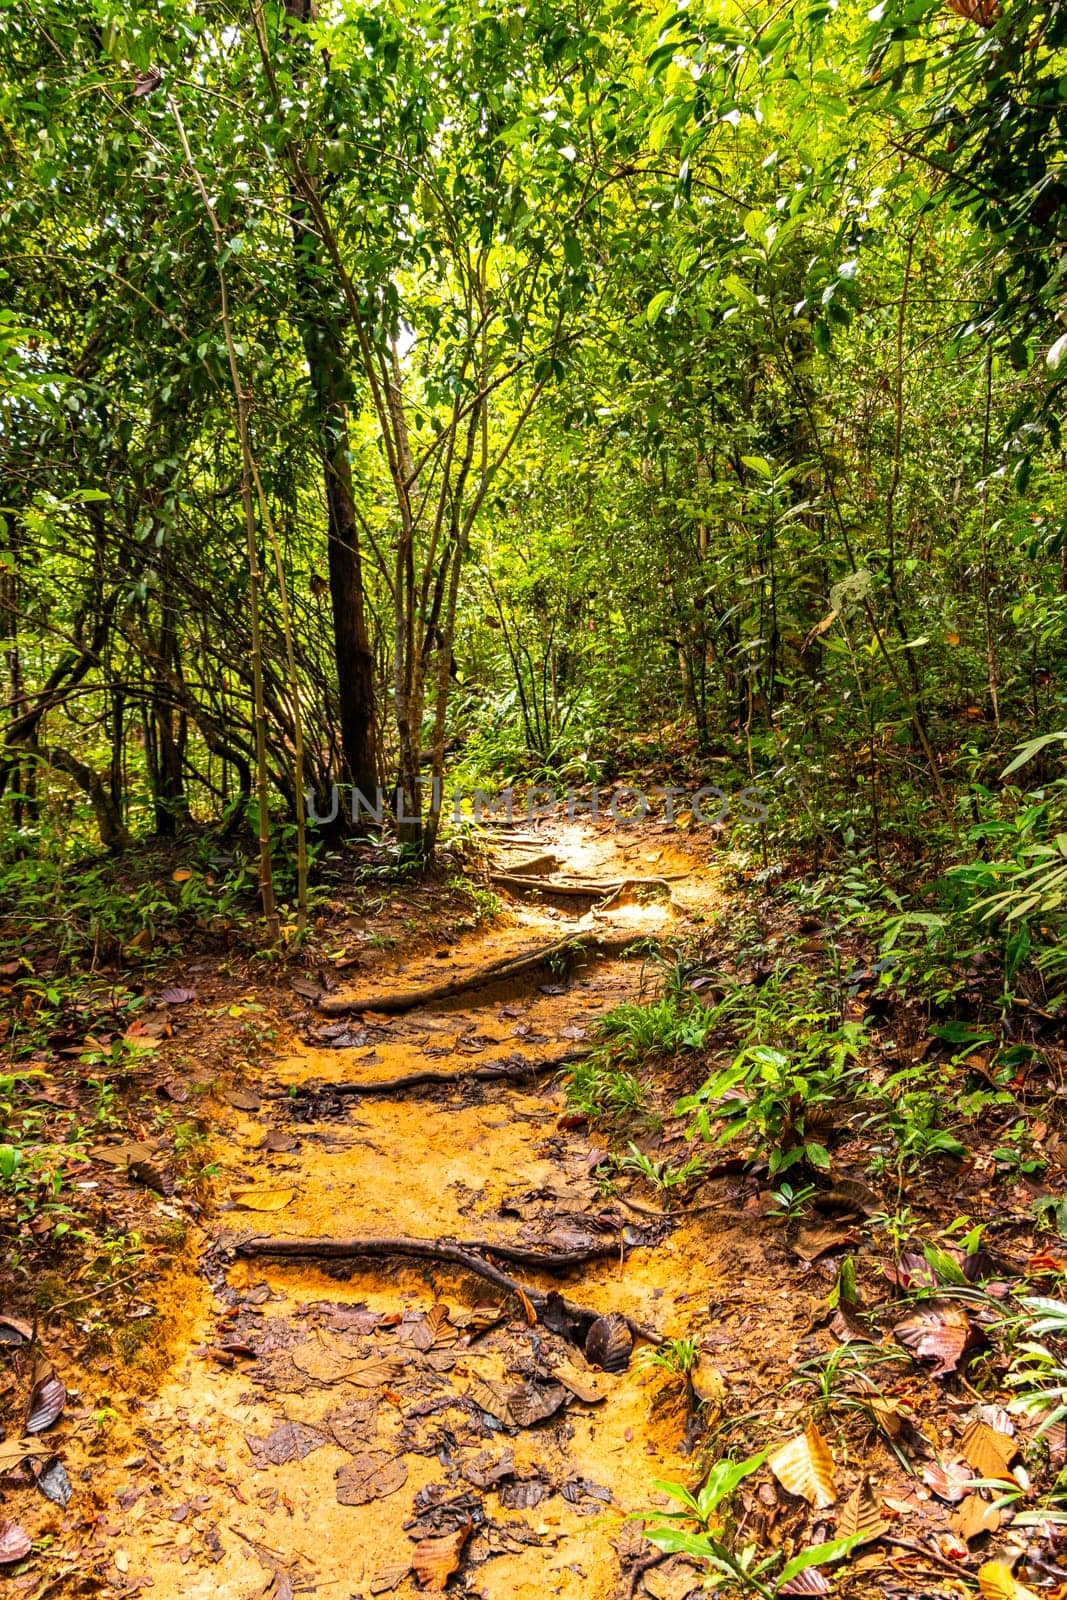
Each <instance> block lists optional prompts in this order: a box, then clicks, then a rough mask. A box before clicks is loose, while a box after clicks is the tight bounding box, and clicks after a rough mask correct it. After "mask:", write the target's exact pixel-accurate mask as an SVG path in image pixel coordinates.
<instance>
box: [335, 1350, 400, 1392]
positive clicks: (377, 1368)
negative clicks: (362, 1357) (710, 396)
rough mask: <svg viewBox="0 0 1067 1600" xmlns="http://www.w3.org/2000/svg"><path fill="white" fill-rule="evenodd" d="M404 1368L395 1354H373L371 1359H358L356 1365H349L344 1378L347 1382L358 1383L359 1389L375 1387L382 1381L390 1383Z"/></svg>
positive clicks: (378, 1386) (379, 1385)
mask: <svg viewBox="0 0 1067 1600" xmlns="http://www.w3.org/2000/svg"><path fill="white" fill-rule="evenodd" d="M403 1370H404V1363H403V1362H402V1361H398V1360H397V1359H396V1357H395V1356H375V1357H374V1359H373V1360H371V1361H360V1362H359V1363H358V1364H357V1365H356V1366H354V1367H349V1369H348V1371H347V1372H346V1373H345V1378H346V1379H347V1381H348V1382H349V1383H355V1384H358V1386H359V1387H360V1388H361V1389H377V1388H380V1387H381V1385H382V1384H383V1383H391V1382H392V1381H393V1379H394V1378H396V1377H398V1376H399V1374H400V1373H401V1372H403Z"/></svg>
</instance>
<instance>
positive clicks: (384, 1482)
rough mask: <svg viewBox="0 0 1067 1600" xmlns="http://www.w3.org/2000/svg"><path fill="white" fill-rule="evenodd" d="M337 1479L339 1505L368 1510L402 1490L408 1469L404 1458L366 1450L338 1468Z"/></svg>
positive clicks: (381, 1451) (379, 1451)
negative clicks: (366, 1507)
mask: <svg viewBox="0 0 1067 1600" xmlns="http://www.w3.org/2000/svg"><path fill="white" fill-rule="evenodd" d="M335 1477H336V1479H337V1503H338V1505H342V1506H365V1505H369V1504H370V1502H371V1501H372V1500H384V1499H385V1497H386V1495H390V1494H395V1493H396V1491H397V1490H398V1489H402V1488H403V1487H404V1485H405V1483H407V1481H408V1468H407V1462H406V1461H405V1460H404V1458H403V1456H390V1455H387V1454H386V1453H385V1451H383V1450H366V1451H363V1452H362V1454H360V1455H357V1456H353V1457H352V1460H351V1461H349V1462H346V1464H345V1465H344V1466H343V1467H338V1469H337V1471H336V1473H335Z"/></svg>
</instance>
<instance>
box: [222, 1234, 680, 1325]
mask: <svg viewBox="0 0 1067 1600" xmlns="http://www.w3.org/2000/svg"><path fill="white" fill-rule="evenodd" d="M516 1248H517V1247H516V1246H513V1245H501V1246H497V1245H494V1244H490V1243H488V1242H482V1241H479V1242H476V1243H474V1244H470V1243H468V1244H453V1243H452V1242H451V1241H450V1240H448V1239H407V1238H394V1239H362V1238H360V1239H316V1238H306V1239H304V1238H285V1237H275V1238H263V1237H262V1236H256V1237H253V1238H251V1239H241V1240H238V1241H237V1242H236V1243H235V1244H233V1246H232V1249H233V1252H234V1254H235V1255H236V1256H239V1257H241V1258H242V1259H243V1260H248V1259H252V1258H260V1257H264V1258H274V1259H295V1258H302V1259H307V1258H311V1259H313V1260H319V1261H359V1260H361V1259H381V1258H382V1257H388V1256H413V1257H416V1258H417V1259H421V1260H424V1261H448V1262H451V1263H452V1264H453V1265H455V1266H458V1267H462V1268H463V1270H464V1271H466V1272H470V1273H473V1275H474V1276H475V1277H478V1278H484V1279H485V1280H486V1281H487V1282H488V1283H492V1284H494V1285H495V1286H496V1287H497V1288H498V1289H504V1290H505V1291H506V1292H507V1293H508V1294H513V1295H515V1296H516V1298H517V1299H518V1300H519V1301H520V1302H522V1303H523V1304H525V1305H529V1306H532V1307H533V1309H534V1311H542V1310H543V1309H544V1308H545V1306H546V1305H547V1304H548V1302H549V1296H548V1295H547V1294H546V1293H545V1291H544V1290H543V1289H535V1288H532V1287H531V1286H530V1285H529V1284H524V1283H519V1281H518V1280H517V1279H516V1278H512V1277H511V1276H510V1275H509V1274H508V1273H506V1272H504V1271H503V1270H502V1269H501V1268H500V1267H497V1266H494V1265H493V1263H492V1262H491V1261H487V1260H486V1259H485V1257H484V1256H483V1255H481V1254H479V1252H480V1251H482V1250H485V1251H487V1252H493V1253H496V1254H498V1255H506V1254H507V1253H508V1252H511V1253H512V1255H514V1253H515V1251H516ZM617 1248H618V1245H617V1243H615V1244H612V1246H611V1247H610V1249H608V1250H607V1251H606V1252H601V1251H600V1250H599V1248H598V1250H597V1254H598V1255H600V1254H602V1253H607V1254H610V1255H614V1254H615V1251H616V1249H617ZM595 1258H596V1257H594V1256H591V1255H590V1254H589V1253H588V1251H566V1252H560V1251H557V1252H554V1253H541V1252H537V1251H530V1252H529V1253H526V1254H524V1257H523V1259H524V1260H525V1261H526V1262H527V1264H531V1265H532V1264H536V1265H537V1266H538V1267H541V1268H543V1269H544V1270H545V1271H555V1272H559V1271H562V1270H563V1269H564V1268H565V1267H572V1266H581V1265H582V1263H583V1262H586V1261H590V1260H593V1259H595ZM551 1298H552V1300H553V1303H554V1304H555V1305H556V1306H558V1307H559V1308H560V1309H561V1310H563V1311H564V1312H566V1314H567V1315H568V1316H570V1317H573V1318H574V1319H575V1321H577V1322H579V1323H581V1324H582V1325H583V1326H588V1325H589V1324H591V1323H593V1322H595V1321H596V1319H597V1317H598V1316H599V1315H600V1312H599V1311H594V1310H592V1309H591V1308H590V1307H589V1306H581V1305H576V1304H575V1303H574V1302H573V1301H571V1300H566V1299H564V1298H563V1296H562V1295H558V1294H554V1295H553V1296H552V1297H551ZM626 1321H627V1324H628V1325H629V1328H630V1331H631V1333H633V1334H634V1335H635V1337H637V1338H639V1339H645V1340H646V1341H647V1342H648V1343H650V1344H662V1343H663V1336H662V1334H660V1333H658V1332H657V1331H656V1329H655V1328H649V1327H646V1326H645V1324H643V1323H640V1322H635V1321H634V1320H633V1319H632V1318H631V1317H627V1318H626Z"/></svg>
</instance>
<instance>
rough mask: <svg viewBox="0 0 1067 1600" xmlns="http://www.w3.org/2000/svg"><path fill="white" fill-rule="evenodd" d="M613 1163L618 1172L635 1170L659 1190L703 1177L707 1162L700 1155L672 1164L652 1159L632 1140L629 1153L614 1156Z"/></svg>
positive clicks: (679, 1186) (676, 1187)
mask: <svg viewBox="0 0 1067 1600" xmlns="http://www.w3.org/2000/svg"><path fill="white" fill-rule="evenodd" d="M615 1165H616V1166H617V1167H618V1169H619V1171H620V1172H636V1173H637V1174H639V1176H640V1177H642V1178H644V1180H645V1182H646V1183H649V1184H651V1185H652V1187H653V1188H654V1189H656V1190H659V1191H660V1192H663V1191H667V1190H670V1189H682V1188H684V1187H685V1185H686V1184H688V1183H695V1182H696V1181H697V1180H698V1179H700V1178H703V1177H705V1176H706V1174H707V1170H708V1163H707V1161H706V1160H705V1159H704V1157H703V1156H702V1155H694V1156H690V1157H689V1159H688V1160H686V1161H681V1162H675V1163H673V1164H672V1163H671V1162H670V1161H653V1160H652V1159H651V1157H650V1156H646V1155H645V1153H644V1151H642V1150H639V1149H638V1148H637V1146H636V1145H635V1144H634V1142H633V1141H632V1140H631V1141H630V1153H629V1155H625V1156H616V1158H615Z"/></svg>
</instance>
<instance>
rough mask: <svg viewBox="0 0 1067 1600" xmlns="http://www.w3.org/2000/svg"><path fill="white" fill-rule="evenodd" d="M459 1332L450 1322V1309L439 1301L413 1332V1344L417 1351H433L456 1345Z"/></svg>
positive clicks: (416, 1325)
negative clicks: (439, 1346)
mask: <svg viewBox="0 0 1067 1600" xmlns="http://www.w3.org/2000/svg"><path fill="white" fill-rule="evenodd" d="M458 1337H459V1335H458V1332H457V1330H456V1329H455V1328H454V1327H453V1326H452V1324H451V1322H450V1321H449V1320H448V1307H447V1306H446V1305H444V1304H443V1303H442V1302H441V1301H440V1300H438V1301H437V1302H436V1303H435V1304H434V1305H432V1306H431V1307H430V1309H429V1311H427V1313H426V1315H425V1316H424V1317H422V1318H421V1319H420V1321H418V1322H417V1323H416V1324H415V1326H414V1327H413V1328H412V1330H411V1342H412V1344H413V1345H414V1346H415V1348H416V1350H422V1351H423V1352H425V1351H427V1350H432V1349H434V1348H435V1346H438V1345H445V1344H455V1342H456V1339H457V1338H458Z"/></svg>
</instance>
